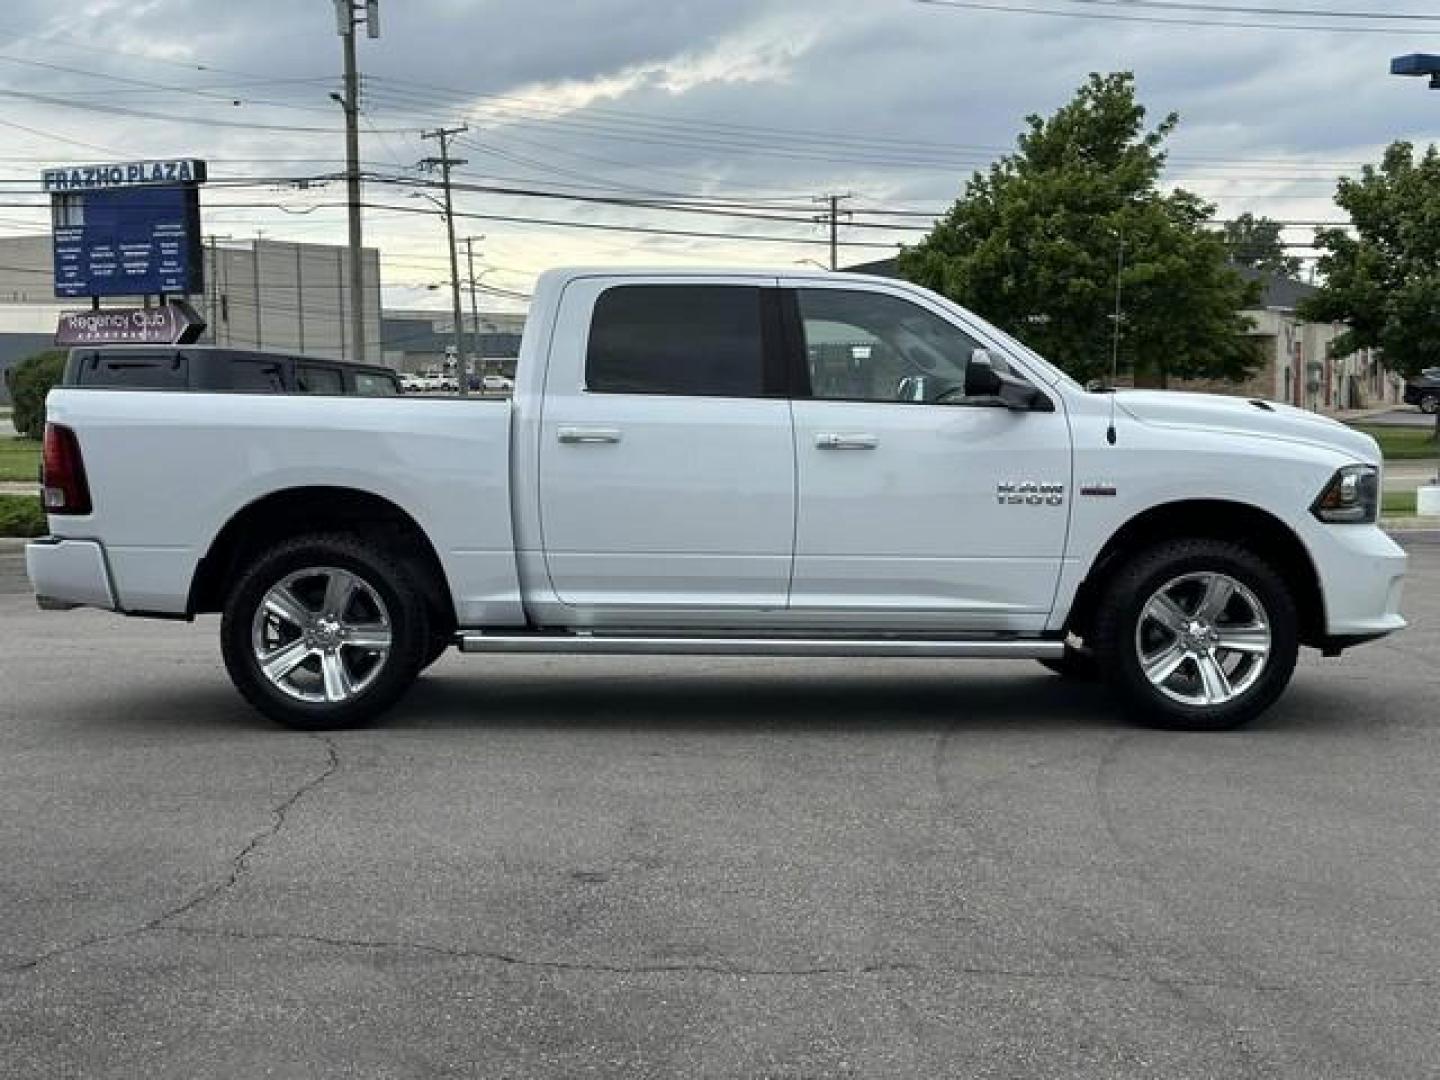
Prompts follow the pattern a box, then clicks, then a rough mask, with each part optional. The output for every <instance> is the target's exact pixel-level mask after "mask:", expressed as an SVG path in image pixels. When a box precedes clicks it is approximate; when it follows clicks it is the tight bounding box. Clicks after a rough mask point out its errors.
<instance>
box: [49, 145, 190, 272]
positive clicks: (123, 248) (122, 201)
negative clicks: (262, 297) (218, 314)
mask: <svg viewBox="0 0 1440 1080" xmlns="http://www.w3.org/2000/svg"><path fill="white" fill-rule="evenodd" d="M200 164H202V165H203V163H200ZM112 168H113V169H115V170H121V171H120V172H119V173H118V174H114V173H111V172H110V171H109V170H110V169H112ZM128 168H129V167H128V166H113V167H110V166H95V167H93V171H92V173H91V175H90V176H88V177H86V176H83V175H82V176H81V177H70V176H66V177H64V179H63V180H62V179H61V178H60V177H59V176H55V177H52V176H51V174H50V173H48V172H47V174H46V184H47V186H49V187H51V189H52V190H51V211H52V216H53V219H54V235H55V295H56V296H63V297H83V296H157V295H160V294H166V295H171V296H175V295H182V294H187V293H199V292H203V291H204V288H205V283H204V263H203V259H202V252H201V245H200V193H199V189H198V188H197V187H196V186H195V184H194V183H193V182H189V183H183V182H182V183H179V184H177V183H174V182H173V181H171V182H169V183H166V182H165V181H164V180H163V179H161V180H158V181H157V180H156V179H155V178H154V176H155V174H153V173H152V172H149V171H147V172H145V173H142V174H139V175H137V176H136V177H135V179H133V180H131V182H130V186H106V185H109V184H111V183H112V182H113V180H112V177H114V176H116V175H119V176H124V175H125V172H124V170H126V169H128ZM55 171H56V172H62V173H63V172H72V171H75V170H55ZM186 171H187V173H188V174H189V175H190V176H194V175H195V173H194V172H193V171H191V170H186ZM159 175H160V176H161V177H163V175H164V173H163V171H162V172H161V173H160V174H159ZM200 175H201V176H202V177H203V176H204V172H203V168H202V169H201V170H200Z"/></svg>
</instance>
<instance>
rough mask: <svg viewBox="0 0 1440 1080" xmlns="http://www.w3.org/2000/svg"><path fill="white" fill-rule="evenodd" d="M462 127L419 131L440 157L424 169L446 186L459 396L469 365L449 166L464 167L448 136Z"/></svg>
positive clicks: (429, 160) (466, 384)
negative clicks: (431, 141)
mask: <svg viewBox="0 0 1440 1080" xmlns="http://www.w3.org/2000/svg"><path fill="white" fill-rule="evenodd" d="M468 130H469V128H467V127H466V126H465V125H464V124H461V125H460V126H459V127H453V128H444V127H442V128H436V129H435V130H434V131H422V132H420V137H421V138H422V139H435V140H437V141H438V142H439V143H440V156H439V157H427V158H424V159H422V160H421V162H420V165H421V166H422V167H423V168H431V169H433V168H435V167H436V166H437V165H438V166H439V168H440V181H441V183H442V184H443V185H444V187H445V235H446V237H447V238H448V239H449V241H450V244H449V247H450V300H451V307H452V309H453V312H454V315H455V369H456V375H457V376H458V378H457V380H456V381H457V382H458V383H459V384H460V393H461V395H462V396H464V395H465V394H468V393H469V392H470V372H469V365H468V364H467V363H466V362H465V350H464V337H463V333H462V331H463V327H462V326H461V320H462V319H463V318H464V316H462V315H461V314H460V265H459V262H458V261H457V259H456V252H455V211H454V207H453V206H452V204H451V201H450V167H451V166H452V165H464V164H465V159H464V158H452V157H451V156H450V136H452V135H459V134H460V133H461V132H462V131H468Z"/></svg>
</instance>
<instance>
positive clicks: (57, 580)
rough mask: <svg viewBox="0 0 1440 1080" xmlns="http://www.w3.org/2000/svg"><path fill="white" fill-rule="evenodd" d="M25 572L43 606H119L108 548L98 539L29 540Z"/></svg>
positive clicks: (60, 608)
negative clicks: (107, 556)
mask: <svg viewBox="0 0 1440 1080" xmlns="http://www.w3.org/2000/svg"><path fill="white" fill-rule="evenodd" d="M25 572H26V573H27V574H28V575H29V576H30V584H31V585H32V586H33V587H34V589H35V600H36V602H37V603H38V604H39V605H40V606H41V607H42V608H46V609H49V610H65V609H68V608H76V607H94V608H104V609H105V610H106V611H115V610H117V604H116V601H115V589H114V586H113V585H112V584H111V582H110V568H109V566H108V565H107V564H106V562H105V549H104V548H103V547H102V546H101V545H100V544H99V543H98V542H97V541H95V540H64V539H61V538H60V537H55V536H47V537H46V538H45V539H43V540H36V541H35V542H34V543H31V544H26V545H25Z"/></svg>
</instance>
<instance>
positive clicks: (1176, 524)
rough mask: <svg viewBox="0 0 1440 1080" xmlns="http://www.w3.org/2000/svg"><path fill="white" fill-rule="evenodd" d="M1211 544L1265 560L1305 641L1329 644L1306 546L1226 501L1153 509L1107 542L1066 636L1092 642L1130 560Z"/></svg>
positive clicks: (1274, 523) (1244, 506)
mask: <svg viewBox="0 0 1440 1080" xmlns="http://www.w3.org/2000/svg"><path fill="white" fill-rule="evenodd" d="M1193 538H1209V539H1214V540H1224V541H1227V542H1230V543H1239V544H1241V545H1243V546H1245V547H1248V548H1250V549H1251V550H1253V551H1254V552H1255V553H1256V554H1258V555H1259V556H1260V557H1261V558H1263V559H1265V561H1266V562H1268V563H1269V564H1270V565H1271V566H1272V567H1273V568H1274V569H1275V571H1276V572H1277V573H1278V574H1280V575H1281V576H1282V577H1283V578H1284V580H1285V582H1286V584H1287V585H1289V587H1290V589H1291V593H1292V595H1293V596H1294V598H1295V605H1296V611H1297V614H1298V615H1299V618H1300V641H1301V643H1302V644H1304V645H1310V646H1316V647H1321V646H1323V645H1324V643H1325V641H1326V624H1325V595H1324V591H1323V590H1322V589H1321V586H1320V575H1319V572H1318V571H1317V570H1316V568H1315V562H1314V560H1313V559H1312V558H1311V557H1310V552H1309V551H1308V550H1307V549H1306V547H1305V544H1304V542H1303V541H1302V540H1301V539H1300V537H1299V536H1298V535H1297V534H1296V532H1295V530H1294V529H1292V528H1290V526H1289V525H1287V524H1286V523H1285V522H1284V521H1282V520H1281V519H1280V518H1278V517H1276V516H1275V515H1274V514H1272V513H1270V512H1269V511H1268V510H1263V509H1261V508H1260V507H1258V506H1254V505H1252V504H1250V503H1243V502H1236V501H1232V500H1226V499H1182V500H1177V501H1174V502H1168V503H1162V504H1160V505H1158V506H1152V507H1150V508H1149V509H1147V510H1144V511H1142V512H1140V513H1139V514H1136V515H1135V516H1134V517H1132V518H1131V519H1130V520H1129V521H1127V522H1125V524H1124V525H1122V526H1120V528H1119V529H1117V530H1116V531H1115V532H1114V533H1113V534H1112V535H1111V537H1110V539H1109V540H1107V541H1106V542H1105V545H1104V547H1102V548H1101V549H1100V553H1099V555H1098V556H1096V558H1095V560H1094V562H1093V563H1091V565H1090V569H1089V572H1088V573H1086V575H1085V579H1084V580H1083V581H1082V582H1081V583H1080V586H1079V588H1078V589H1077V590H1076V593H1075V601H1074V603H1072V604H1071V607H1070V615H1069V617H1068V618H1067V619H1066V624H1065V625H1066V630H1067V631H1069V632H1072V633H1075V634H1076V635H1078V636H1079V637H1081V638H1085V637H1087V635H1088V633H1089V631H1090V629H1091V626H1092V620H1093V617H1094V615H1095V611H1096V608H1097V606H1098V604H1099V602H1100V598H1101V596H1102V594H1103V592H1104V587H1105V582H1106V581H1107V580H1108V578H1109V575H1110V572H1111V570H1113V568H1114V567H1115V566H1117V565H1119V564H1121V563H1122V562H1123V561H1124V560H1125V559H1126V558H1128V557H1129V556H1131V555H1134V554H1136V553H1138V552H1140V551H1142V550H1144V549H1145V548H1148V547H1151V546H1153V545H1155V544H1157V543H1162V542H1164V541H1166V540H1175V539H1193Z"/></svg>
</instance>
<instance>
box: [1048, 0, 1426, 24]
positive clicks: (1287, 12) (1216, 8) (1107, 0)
mask: <svg viewBox="0 0 1440 1080" xmlns="http://www.w3.org/2000/svg"><path fill="white" fill-rule="evenodd" d="M1061 2H1063V3H1067V4H1095V5H1101V6H1106V7H1136V8H1158V9H1160V10H1162V11H1204V12H1216V13H1223V14H1234V15H1281V16H1286V17H1290V18H1306V17H1311V16H1318V17H1320V18H1324V19H1379V20H1382V21H1408V22H1440V15H1423V14H1419V13H1416V12H1399V13H1395V12H1388V11H1332V10H1330V9H1328V8H1291V7H1251V6H1248V5H1236V4H1210V3H1189V2H1183V0H1061Z"/></svg>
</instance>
